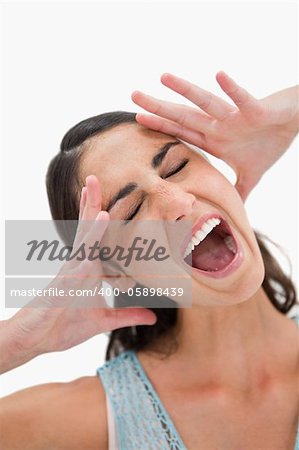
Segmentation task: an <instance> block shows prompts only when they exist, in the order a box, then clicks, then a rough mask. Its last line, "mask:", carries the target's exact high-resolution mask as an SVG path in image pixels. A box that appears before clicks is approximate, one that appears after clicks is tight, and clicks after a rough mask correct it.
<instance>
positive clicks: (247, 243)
mask: <svg viewBox="0 0 299 450" xmlns="http://www.w3.org/2000/svg"><path fill="white" fill-rule="evenodd" d="M170 142H172V143H174V144H173V145H169V146H168V147H169V150H168V152H166V151H165V152H164V158H162V157H157V158H155V160H154V161H155V164H153V158H154V157H155V156H156V155H157V153H159V151H160V149H161V148H162V147H163V146H165V144H167V143H170ZM153 166H155V167H153ZM90 174H94V175H96V176H97V178H98V179H99V181H100V185H101V189H102V209H104V210H107V208H108V205H109V202H110V200H111V198H112V197H113V196H114V195H115V194H116V193H118V192H119V191H120V190H121V189H122V188H124V187H125V186H126V185H127V184H128V183H135V184H136V185H137V187H136V188H135V189H134V190H132V191H131V192H130V193H129V194H128V195H126V196H125V197H123V198H121V199H120V200H118V201H117V202H116V203H115V204H114V206H113V207H112V208H111V209H110V210H109V213H110V218H111V219H112V220H124V219H129V218H130V219H131V220H134V221H137V220H159V221H172V222H175V221H178V220H189V221H191V222H192V224H193V225H195V227H196V223H197V222H198V220H199V219H200V218H202V217H203V216H206V215H208V216H207V217H209V215H210V214H211V215H212V216H214V217H216V218H217V216H219V218H220V220H221V218H222V219H223V220H224V221H226V223H227V224H228V226H229V227H230V230H231V232H232V233H233V235H234V237H235V238H236V241H237V242H238V247H239V251H238V252H237V255H235V254H234V253H236V249H234V251H232V250H229V249H228V248H227V245H226V244H224V242H223V236H224V233H223V229H222V228H221V227H222V225H223V224H224V223H225V222H224V221H221V222H220V224H219V226H215V228H214V229H213V230H212V231H211V232H210V233H208V235H207V236H206V237H204V235H201V238H203V240H202V241H201V242H200V243H199V245H197V246H196V247H195V249H194V251H193V252H192V261H193V262H192V265H193V266H194V268H192V270H191V275H192V303H193V305H196V304H198V305H222V306H223V305H232V304H236V303H240V302H242V301H244V300H247V299H249V298H250V297H251V296H252V295H253V294H255V293H256V291H257V290H258V289H259V287H260V286H261V284H262V281H263V279H264V265H263V260H262V256H261V253H260V250H259V247H258V244H257V241H256V239H255V235H254V233H253V230H252V228H251V226H250V224H249V222H248V219H247V215H246V211H245V209H244V205H243V202H242V200H241V198H240V196H239V194H238V192H237V190H236V189H235V187H234V186H233V185H232V184H231V183H230V182H229V181H228V180H227V179H226V178H225V177H224V176H223V175H222V174H221V173H220V172H219V171H218V170H217V169H215V168H214V167H213V166H212V165H211V164H210V163H209V162H208V161H207V160H206V159H205V158H204V157H203V156H202V155H201V154H200V153H199V152H196V151H195V150H193V149H191V148H190V147H188V146H187V145H185V144H183V143H181V142H179V141H177V139H176V138H174V137H171V136H169V135H165V134H162V133H157V132H155V131H151V130H148V129H146V128H144V127H142V126H140V125H138V124H122V125H119V126H117V127H115V128H113V129H111V130H109V131H106V132H105V133H103V134H101V135H99V136H95V137H94V138H92V139H91V140H90V142H89V144H88V149H87V150H86V152H85V153H84V156H83V159H82V162H81V170H80V175H81V176H82V179H83V180H84V179H85V177H86V176H88V175H90ZM135 211H136V214H135V215H134V212H135ZM133 215H134V216H133ZM197 228H198V227H197ZM200 229H201V231H204V230H203V229H202V228H201V226H200ZM221 229H222V231H221V233H222V234H221V238H220V231H218V230H221ZM195 231H196V232H197V231H198V230H197V229H196V228H195V230H194V229H193V228H192V234H193V233H194V232H195ZM226 231H227V230H226ZM213 245H214V247H215V248H213ZM221 246H223V247H221ZM218 247H219V249H218ZM220 248H222V250H223V251H224V248H225V249H226V250H225V251H226V252H229V253H226V256H225V255H224V260H225V258H226V260H227V261H228V260H229V261H230V260H232V259H234V260H238V264H236V265H235V268H234V269H233V270H231V271H230V272H229V273H225V270H224V269H223V270H220V271H219V270H218V273H216V272H217V271H215V270H214V269H213V270H211V267H213V264H214V263H215V261H213V257H214V259H215V257H216V258H217V257H218V256H219V254H218V250H219V252H220ZM197 253H198V254H197ZM224 253H225V252H224ZM196 255H197V256H196ZM207 255H210V256H207ZM213 255H214V256H213ZM195 256H196V257H195ZM189 258H190V257H189ZM227 258H228V259H227ZM222 264H223V263H222ZM232 266H234V264H232ZM195 267H198V268H200V269H201V270H197V269H196V268H195ZM215 274H216V275H215Z"/></svg>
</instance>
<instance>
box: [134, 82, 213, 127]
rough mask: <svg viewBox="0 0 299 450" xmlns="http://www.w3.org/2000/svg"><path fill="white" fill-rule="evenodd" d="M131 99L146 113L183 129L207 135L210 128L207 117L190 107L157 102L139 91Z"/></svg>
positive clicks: (162, 101) (209, 121)
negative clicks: (169, 121)
mask: <svg viewBox="0 0 299 450" xmlns="http://www.w3.org/2000/svg"><path fill="white" fill-rule="evenodd" d="M131 98H132V100H133V102H134V103H136V104H137V105H139V106H141V108H144V109H145V110H146V111H148V112H151V113H154V114H156V115H158V116H160V117H163V118H164V119H168V120H172V121H173V122H176V123H178V124H180V125H182V126H183V127H187V128H192V129H194V130H195V131H200V132H203V133H208V132H209V130H210V128H211V120H210V118H209V116H207V114H205V113H202V112H201V111H198V110H197V109H195V108H192V107H190V106H186V105H179V104H177V103H171V102H167V101H164V100H159V99H157V98H155V97H152V96H150V95H147V94H144V93H143V92H140V91H134V92H133V93H132V96H131Z"/></svg>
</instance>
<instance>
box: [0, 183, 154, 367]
mask: <svg viewBox="0 0 299 450" xmlns="http://www.w3.org/2000/svg"><path fill="white" fill-rule="evenodd" d="M101 198H102V197H101V190H100V185H99V181H98V179H97V178H96V177H95V176H94V175H90V176H89V177H87V179H86V187H84V188H83V189H82V194H81V202H80V215H79V223H78V228H77V232H76V236H75V240H74V246H73V248H74V249H76V248H79V246H80V244H81V243H82V242H84V243H85V244H86V243H88V242H90V243H92V242H95V240H98V241H100V240H101V239H102V237H103V234H104V232H105V229H106V227H107V225H108V222H109V213H107V212H106V211H101ZM84 221H85V222H84ZM86 221H92V222H86ZM99 221H100V223H99ZM90 223H92V225H91V226H89V229H88V230H87V226H86V224H90ZM99 225H100V227H99ZM99 229H100V235H99ZM70 275H71V276H72V277H71V278H70ZM76 275H77V277H76ZM93 275H94V276H93ZM92 276H93V277H92ZM101 276H102V271H101V264H100V260H97V261H96V262H95V261H89V260H88V259H85V260H83V261H80V262H78V261H76V260H75V259H73V260H70V261H68V262H67V263H65V264H64V265H63V267H62V269H61V271H60V272H59V274H58V276H57V277H56V278H55V279H54V281H53V282H51V283H50V285H49V286H50V287H57V288H58V289H63V290H64V291H65V290H66V289H69V288H70V287H74V288H75V289H79V288H81V289H82V288H83V289H84V288H86V287H87V285H88V288H90V287H91V283H94V285H96V284H97V285H98V284H99V279H100V278H101ZM103 278H104V277H103ZM86 284H87V285H86ZM49 286H48V287H49ZM70 301H72V299H70V297H58V298H57V297H56V298H55V297H46V298H45V297H38V298H36V299H33V300H32V302H30V304H31V303H32V305H30V304H29V308H22V309H21V310H19V311H18V312H17V314H15V316H13V317H12V318H11V319H8V320H6V321H2V322H1V323H0V355H1V356H0V373H3V372H5V371H7V370H10V369H12V368H14V367H16V366H18V365H20V364H23V363H24V362H26V361H29V360H30V359H32V358H34V357H35V356H37V355H39V354H42V353H47V352H52V351H60V350H65V349H68V348H70V347H73V346H75V345H77V344H79V343H81V342H83V341H85V340H87V339H89V338H90V337H92V336H94V335H96V334H99V333H103V332H108V331H111V330H114V329H116V328H121V327H128V326H133V325H142V324H143V325H152V324H153V323H154V322H155V320H156V316H155V314H154V313H153V312H152V311H150V310H149V309H146V308H142V307H139V308H137V307H136V308H135V307H134V308H131V307H130V308H118V309H117V308H112V309H109V308H108V307H107V306H105V307H104V308H103V307H92V308H90V307H84V306H83V308H77V307H72V304H71V303H70ZM74 301H76V299H75V300H74ZM103 304H105V302H104V301H103V300H102V302H101V301H100V302H99V305H100V306H101V305H102V306H103ZM34 305H35V306H34ZM30 306H33V307H30Z"/></svg>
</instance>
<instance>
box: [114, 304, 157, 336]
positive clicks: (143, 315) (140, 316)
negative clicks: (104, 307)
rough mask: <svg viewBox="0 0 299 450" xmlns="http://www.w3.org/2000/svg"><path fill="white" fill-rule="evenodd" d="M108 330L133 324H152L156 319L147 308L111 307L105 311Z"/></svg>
mask: <svg viewBox="0 0 299 450" xmlns="http://www.w3.org/2000/svg"><path fill="white" fill-rule="evenodd" d="M106 317H107V321H108V323H107V325H109V330H111V331H112V330H115V329H117V328H123V327H132V326H135V325H154V324H155V323H156V321H157V316H156V315H155V313H154V312H153V311H151V310H149V309H147V308H142V307H139V308H136V307H126V308H113V309H111V310H109V311H107V316H106Z"/></svg>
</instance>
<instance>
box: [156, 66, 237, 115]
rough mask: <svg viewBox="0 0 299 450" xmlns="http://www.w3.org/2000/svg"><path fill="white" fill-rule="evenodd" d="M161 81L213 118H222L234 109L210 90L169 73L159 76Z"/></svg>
mask: <svg viewBox="0 0 299 450" xmlns="http://www.w3.org/2000/svg"><path fill="white" fill-rule="evenodd" d="M161 82H162V83H163V84H164V86H167V87H168V88H169V89H172V90H173V91H175V92H177V93H178V94H181V95H183V96H184V97H185V98H187V99H188V100H190V101H191V102H192V103H194V104H195V105H197V106H199V108H200V109H202V110H203V111H205V112H206V113H207V114H209V115H210V116H212V117H214V118H215V119H220V120H223V119H224V118H225V117H226V116H227V115H228V114H229V113H230V112H232V111H234V109H235V108H234V107H233V106H232V105H230V104H229V103H227V102H226V101H224V100H222V99H221V98H220V97H217V96H216V95H214V94H212V93H211V92H208V91H205V90H204V89H201V88H200V87H199V86H196V85H195V84H192V83H190V82H189V81H187V80H184V79H183V78H179V77H177V76H175V75H172V74H170V73H164V74H163V75H162V76H161Z"/></svg>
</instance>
